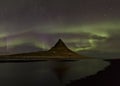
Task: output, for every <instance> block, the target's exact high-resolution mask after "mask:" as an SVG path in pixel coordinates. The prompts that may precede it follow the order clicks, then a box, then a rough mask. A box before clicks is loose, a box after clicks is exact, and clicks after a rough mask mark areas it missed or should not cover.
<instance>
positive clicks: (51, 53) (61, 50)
mask: <svg viewBox="0 0 120 86" xmlns="http://www.w3.org/2000/svg"><path fill="white" fill-rule="evenodd" d="M10 57H11V58H15V59H52V58H54V59H76V58H80V59H86V58H88V57H84V56H81V55H79V54H77V53H75V52H73V51H71V50H70V49H69V48H68V47H67V46H66V45H65V44H64V42H63V41H62V40H61V39H59V41H58V42H57V43H56V44H55V46H53V47H52V48H51V49H50V50H48V51H38V52H31V53H21V54H12V55H7V58H10Z"/></svg>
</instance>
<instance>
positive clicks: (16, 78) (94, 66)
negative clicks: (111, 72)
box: [0, 59, 109, 86]
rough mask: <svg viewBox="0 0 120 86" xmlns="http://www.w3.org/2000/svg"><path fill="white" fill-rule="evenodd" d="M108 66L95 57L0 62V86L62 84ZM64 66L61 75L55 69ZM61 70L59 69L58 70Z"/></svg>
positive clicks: (48, 85)
mask: <svg viewBox="0 0 120 86" xmlns="http://www.w3.org/2000/svg"><path fill="white" fill-rule="evenodd" d="M107 66H109V62H106V61H103V60H97V59H90V60H89V59H88V60H79V61H70V62H68V61H66V62H58V61H42V62H27V63H0V83H1V86H8V85H10V86H26V85H27V86H28V85H29V86H63V85H62V83H61V81H60V80H62V82H63V83H64V84H66V83H69V82H70V80H76V79H80V78H84V77H86V76H90V75H94V74H96V73H97V72H98V71H102V70H104V69H105V68H106V67H107ZM61 68H63V69H64V68H66V70H65V69H64V70H65V71H63V73H62V75H61V77H58V75H57V74H58V73H57V72H59V71H57V72H56V71H55V69H61ZM60 72H61V71H60Z"/></svg>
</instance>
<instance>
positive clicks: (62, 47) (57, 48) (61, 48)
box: [50, 39, 68, 51]
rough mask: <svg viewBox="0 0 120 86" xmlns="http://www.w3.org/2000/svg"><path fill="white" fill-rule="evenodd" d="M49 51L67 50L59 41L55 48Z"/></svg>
mask: <svg viewBox="0 0 120 86" xmlns="http://www.w3.org/2000/svg"><path fill="white" fill-rule="evenodd" d="M50 50H61V51H62V50H68V48H67V46H66V45H65V43H64V42H63V41H62V40H61V39H59V40H58V42H57V43H56V44H55V46H53V47H52V48H51V49H50Z"/></svg>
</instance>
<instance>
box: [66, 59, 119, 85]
mask: <svg viewBox="0 0 120 86" xmlns="http://www.w3.org/2000/svg"><path fill="white" fill-rule="evenodd" d="M107 61H110V63H111V65H110V66H109V67H107V68H106V70H105V71H101V72H98V73H97V74H96V75H93V76H89V77H87V78H84V79H81V80H76V81H72V82H71V84H69V85H68V86H120V59H116V60H107Z"/></svg>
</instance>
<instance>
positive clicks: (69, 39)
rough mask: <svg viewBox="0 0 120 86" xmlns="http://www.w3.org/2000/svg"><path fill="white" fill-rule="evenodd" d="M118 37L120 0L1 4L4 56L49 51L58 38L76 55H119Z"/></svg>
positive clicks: (10, 0) (31, 0)
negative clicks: (106, 53) (77, 53)
mask: <svg viewBox="0 0 120 86" xmlns="http://www.w3.org/2000/svg"><path fill="white" fill-rule="evenodd" d="M119 34H120V0H0V52H1V53H3V52H4V51H5V52H10V53H13V52H24V51H26V49H28V50H29V51H33V50H39V49H40V50H47V49H50V48H51V47H52V46H53V45H54V44H55V43H56V41H57V40H58V39H59V38H61V39H63V41H64V42H65V43H66V44H67V46H68V47H69V48H70V49H72V50H73V51H76V52H81V51H83V50H87V51H97V52H108V53H120V45H119V44H120V40H119V38H120V35H119ZM17 49H18V50H17ZM6 50H7V51H6ZM119 56H120V55H119Z"/></svg>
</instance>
